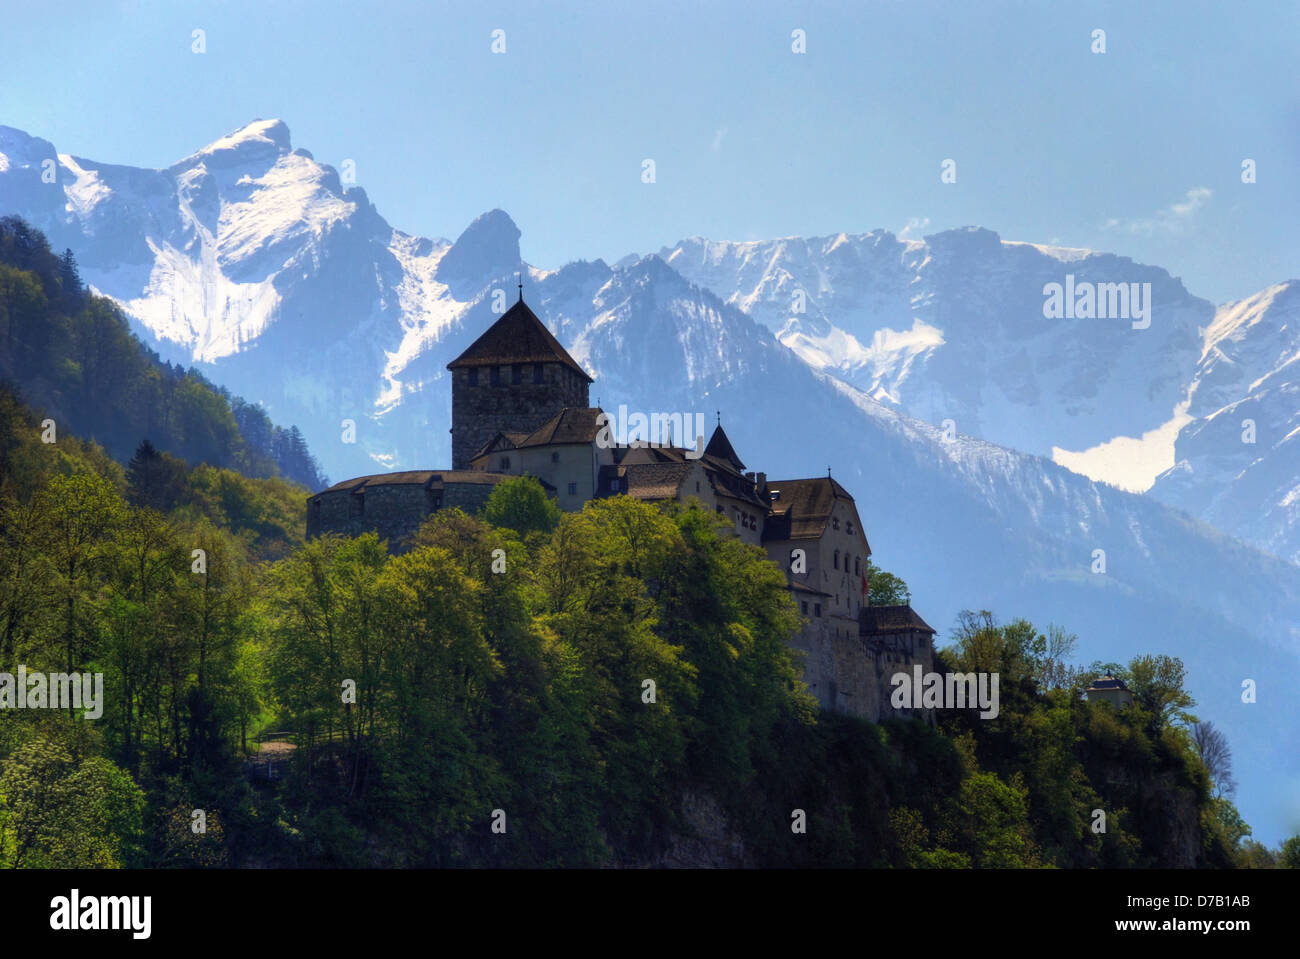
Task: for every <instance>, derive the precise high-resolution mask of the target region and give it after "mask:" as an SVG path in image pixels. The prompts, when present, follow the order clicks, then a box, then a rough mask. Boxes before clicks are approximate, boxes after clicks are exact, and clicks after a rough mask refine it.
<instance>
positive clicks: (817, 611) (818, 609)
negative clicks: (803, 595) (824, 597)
mask: <svg viewBox="0 0 1300 959" xmlns="http://www.w3.org/2000/svg"><path fill="white" fill-rule="evenodd" d="M821 614H822V604H821V603H813V615H814V616H820V615H821Z"/></svg>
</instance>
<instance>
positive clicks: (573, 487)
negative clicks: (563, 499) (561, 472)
mask: <svg viewBox="0 0 1300 959" xmlns="http://www.w3.org/2000/svg"><path fill="white" fill-rule="evenodd" d="M569 495H570V496H577V495H578V484H577V483H570V484H569Z"/></svg>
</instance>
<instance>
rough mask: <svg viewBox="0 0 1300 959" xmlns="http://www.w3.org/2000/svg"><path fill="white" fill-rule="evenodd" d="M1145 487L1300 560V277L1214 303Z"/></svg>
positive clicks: (1228, 529)
mask: <svg viewBox="0 0 1300 959" xmlns="http://www.w3.org/2000/svg"><path fill="white" fill-rule="evenodd" d="M1189 397H1190V403H1189V406H1188V413H1189V414H1190V415H1191V416H1194V417H1195V419H1193V420H1192V422H1190V423H1188V424H1187V425H1186V426H1184V427H1183V429H1182V431H1181V432H1180V433H1179V435H1178V443H1177V447H1176V450H1177V464H1176V465H1175V466H1174V467H1173V468H1171V469H1170V470H1168V471H1167V472H1165V473H1163V474H1162V475H1161V476H1160V477H1159V478H1158V479H1157V481H1156V484H1155V486H1154V487H1153V488H1152V490H1151V492H1152V494H1153V495H1154V496H1156V497H1158V498H1160V499H1161V500H1163V501H1165V502H1167V503H1171V504H1173V505H1175V506H1178V507H1180V508H1182V509H1185V510H1187V511H1188V512H1190V513H1193V514H1195V515H1197V516H1201V517H1203V518H1204V519H1205V520H1206V521H1208V522H1209V523H1211V524H1213V525H1214V526H1216V527H1218V528H1219V529H1222V530H1225V531H1227V532H1229V533H1232V534H1233V535H1234V536H1238V537H1240V538H1241V539H1244V540H1247V541H1249V542H1252V543H1257V544H1259V545H1260V546H1262V547H1264V548H1265V549H1268V550H1270V551H1272V552H1275V553H1277V554H1278V555H1279V556H1283V557H1285V558H1287V559H1290V560H1292V561H1293V562H1300V281H1297V280H1290V281H1288V282H1286V283H1280V284H1278V285H1277V286H1271V287H1269V288H1268V289H1267V290H1264V291H1263V292H1261V293H1257V294H1255V295H1254V296H1252V297H1249V298H1247V299H1245V300H1241V301H1239V302H1236V303H1228V304H1227V305H1225V306H1222V307H1220V308H1219V311H1218V312H1217V313H1216V314H1215V317H1214V322H1213V323H1212V324H1211V325H1210V327H1209V329H1208V330H1207V331H1206V335H1205V346H1204V348H1203V350H1202V353H1201V358H1200V362H1199V363H1198V364H1197V367H1196V374H1195V376H1194V378H1193V380H1192V384H1191V386H1190V388H1189Z"/></svg>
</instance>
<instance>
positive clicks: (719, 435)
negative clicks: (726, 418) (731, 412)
mask: <svg viewBox="0 0 1300 959" xmlns="http://www.w3.org/2000/svg"><path fill="white" fill-rule="evenodd" d="M704 454H705V455H706V456H712V457H714V458H715V459H720V460H722V461H724V462H726V463H730V464H731V465H732V466H734V467H735V468H736V470H737V471H739V472H742V473H743V472H744V471H745V464H744V463H742V462H741V461H740V457H739V456H737V455H736V450H735V447H733V446H732V445H731V440H729V439H727V434H726V433H724V432H723V430H722V424H721V423H719V424H718V425H717V428H716V429H714V431H713V435H712V436H710V437H709V445H708V446H706V447H704Z"/></svg>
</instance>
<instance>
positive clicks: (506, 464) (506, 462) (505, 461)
mask: <svg viewBox="0 0 1300 959" xmlns="http://www.w3.org/2000/svg"><path fill="white" fill-rule="evenodd" d="M501 468H502V469H503V470H508V469H510V457H509V456H503V457H501Z"/></svg>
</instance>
